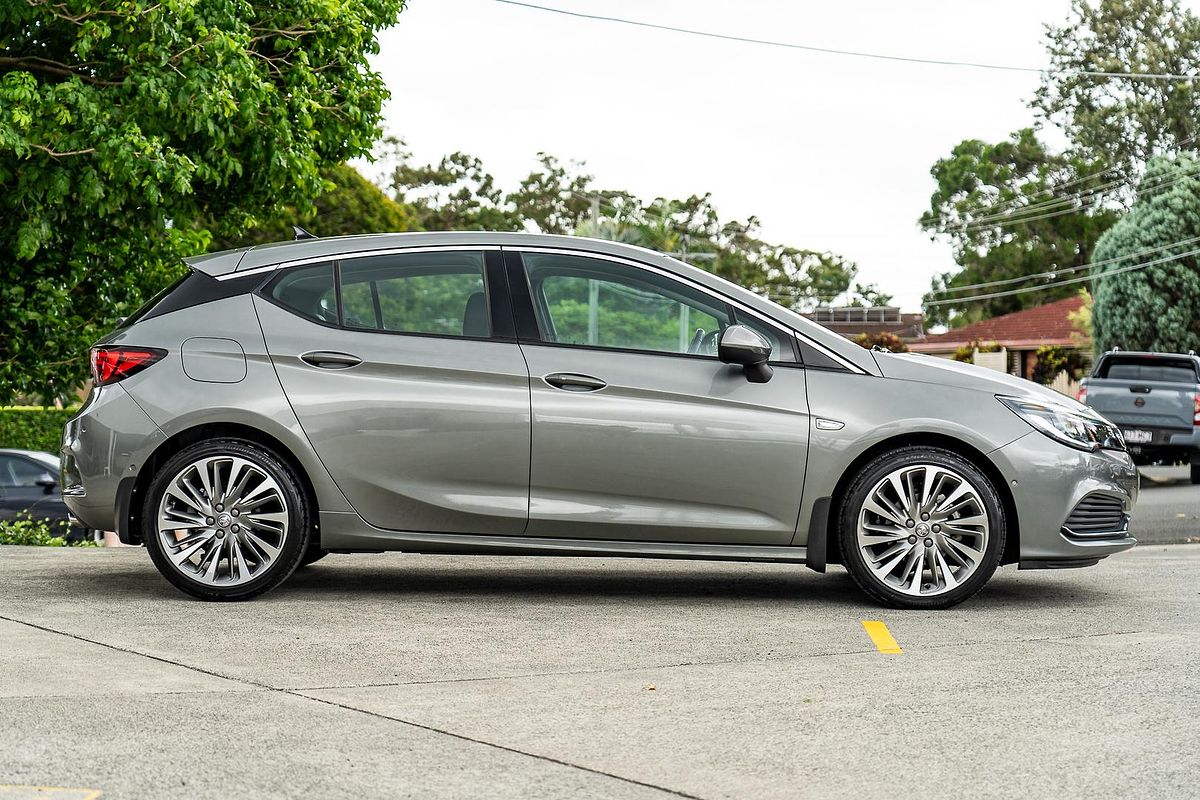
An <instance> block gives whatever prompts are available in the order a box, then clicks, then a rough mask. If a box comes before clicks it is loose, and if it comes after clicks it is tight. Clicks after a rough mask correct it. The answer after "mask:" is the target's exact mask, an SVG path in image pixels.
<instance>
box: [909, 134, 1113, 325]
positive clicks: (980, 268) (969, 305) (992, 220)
mask: <svg viewBox="0 0 1200 800" xmlns="http://www.w3.org/2000/svg"><path fill="white" fill-rule="evenodd" d="M1095 171H1096V169H1095V165H1094V164H1093V163H1090V162H1086V161H1082V160H1080V159H1079V158H1078V157H1074V156H1070V155H1063V154H1055V153H1052V152H1050V151H1049V150H1048V149H1047V148H1046V146H1045V145H1044V144H1043V143H1042V142H1041V141H1040V140H1039V139H1038V137H1037V134H1036V133H1035V131H1034V130H1033V129H1032V128H1024V129H1022V130H1019V131H1017V132H1015V133H1013V134H1012V135H1011V136H1010V137H1009V138H1008V139H1006V140H1004V141H1002V142H997V143H994V144H990V143H987V142H982V141H979V140H975V139H968V140H966V141H964V142H961V143H960V144H958V145H957V146H955V148H954V149H953V150H952V151H951V153H950V155H949V156H948V157H946V158H943V159H940V160H939V161H938V162H937V163H936V164H934V165H933V169H932V170H931V171H930V172H931V174H932V175H933V178H934V180H935V181H936V182H937V188H936V189H935V190H934V192H933V195H932V196H931V197H930V207H929V210H928V211H926V212H925V213H924V214H923V215H921V220H920V224H921V227H922V228H923V229H924V230H926V231H928V232H930V233H931V234H933V235H934V238H935V239H938V238H940V239H942V240H944V241H947V242H948V243H949V244H950V246H951V248H952V249H953V252H954V260H955V261H956V262H957V263H958V264H959V266H960V267H961V269H960V270H959V271H958V272H954V273H944V274H941V275H937V276H935V277H934V279H933V287H932V291H931V292H930V293H929V294H927V295H926V296H925V300H926V301H927V302H928V301H930V300H955V301H956V302H954V303H951V304H946V305H927V306H926V319H927V321H928V322H930V323H935V324H936V323H941V324H950V325H965V324H969V323H972V322H976V321H978V320H980V319H986V318H989V317H994V316H999V315H1001V314H1008V313H1011V312H1013V311H1020V310H1021V309H1023V308H1027V307H1029V306H1033V305H1038V304H1041V303H1045V302H1049V301H1052V300H1057V299H1060V298H1063V297H1068V296H1070V295H1071V294H1072V293H1073V292H1074V291H1075V289H1074V288H1073V287H1070V286H1067V287H1060V288H1057V289H1050V290H1046V291H1040V292H1030V293H1027V294H1015V295H1009V296H1006V297H998V298H991V299H985V300H978V301H972V300H969V299H968V298H970V297H971V296H973V295H978V294H986V293H990V292H992V291H995V290H1003V289H1006V288H1013V287H1026V286H1036V285H1038V283H1047V282H1052V281H1053V280H1054V278H1055V277H1056V276H1055V275H1053V274H1051V275H1046V276H1044V277H1042V278H1039V279H1035V280H1030V281H1019V280H1018V279H1020V278H1021V277H1023V276H1027V275H1033V274H1037V273H1053V272H1054V271H1055V270H1061V269H1066V268H1070V267H1079V266H1082V265H1085V264H1087V263H1088V262H1089V260H1090V259H1091V255H1092V249H1093V248H1094V246H1095V243H1096V239H1097V238H1099V236H1100V234H1101V233H1103V232H1104V231H1105V230H1106V229H1107V228H1108V227H1109V226H1110V225H1112V223H1113V221H1114V220H1115V219H1116V216H1117V214H1116V212H1115V211H1113V210H1112V209H1110V208H1106V207H1103V206H1102V205H1101V204H1100V203H1101V201H1102V199H1103V195H1102V194H1098V193H1096V192H1095V189H1096V187H1097V186H1099V185H1100V184H1101V183H1102V182H1103V181H1104V180H1105V179H1104V177H1103V176H1102V175H1100V176H1097V175H1093V174H1092V173H1094V172H1095ZM996 281H1000V282H1005V281H1008V282H1007V283H1000V284H998V285H996V286H994V287H993V286H987V287H982V288H979V289H969V290H962V291H957V289H958V287H968V286H975V285H977V284H980V283H992V282H996Z"/></svg>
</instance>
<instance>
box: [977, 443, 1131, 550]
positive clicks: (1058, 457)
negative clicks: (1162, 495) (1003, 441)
mask: <svg viewBox="0 0 1200 800" xmlns="http://www.w3.org/2000/svg"><path fill="white" fill-rule="evenodd" d="M991 458H992V460H993V462H994V463H995V464H996V466H997V468H998V469H999V470H1000V472H1001V474H1002V475H1003V476H1004V478H1005V480H1006V482H1007V483H1008V486H1009V490H1010V491H1011V492H1012V495H1013V499H1014V500H1015V502H1016V507H1017V521H1018V524H1019V526H1020V536H1021V551H1020V563H1021V566H1022V567H1023V568H1037V567H1075V566H1089V565H1090V564H1094V563H1096V561H1098V560H1100V559H1102V558H1105V557H1107V556H1110V555H1112V554H1113V553H1119V552H1121V551H1123V550H1128V549H1129V548H1131V547H1133V546H1134V545H1135V544H1137V540H1136V539H1135V538H1133V536H1132V535H1131V533H1130V531H1129V530H1128V529H1125V530H1123V531H1120V530H1118V531H1114V532H1113V533H1111V534H1110V535H1106V536H1101V537H1088V538H1086V539H1084V538H1080V537H1078V536H1070V535H1068V534H1067V533H1065V532H1064V529H1063V526H1064V523H1065V522H1066V520H1067V517H1068V516H1070V514H1071V511H1072V510H1073V509H1074V508H1075V507H1076V505H1078V503H1079V501H1080V500H1082V499H1083V498H1084V497H1086V496H1088V495H1092V494H1099V495H1104V496H1108V497H1112V498H1115V499H1117V500H1119V501H1120V502H1121V505H1122V508H1123V509H1124V512H1125V515H1126V516H1128V515H1129V514H1131V513H1132V511H1133V506H1134V504H1135V503H1136V502H1137V496H1138V472H1137V468H1136V467H1135V466H1134V464H1133V460H1132V459H1131V458H1130V456H1129V454H1128V453H1125V452H1119V451H1114V450H1100V451H1097V452H1094V453H1089V452H1084V451H1082V450H1075V449H1073V448H1071V447H1067V446H1066V445H1063V444H1059V443H1058V442H1056V441H1054V440H1052V439H1050V438H1049V437H1047V436H1044V435H1043V434H1041V433H1038V432H1037V431H1030V432H1029V433H1028V434H1026V435H1025V436H1022V437H1021V438H1020V439H1017V440H1016V441H1015V442H1011V443H1009V444H1007V445H1005V446H1004V447H1001V448H1000V449H998V450H995V451H993V452H992V453H991Z"/></svg>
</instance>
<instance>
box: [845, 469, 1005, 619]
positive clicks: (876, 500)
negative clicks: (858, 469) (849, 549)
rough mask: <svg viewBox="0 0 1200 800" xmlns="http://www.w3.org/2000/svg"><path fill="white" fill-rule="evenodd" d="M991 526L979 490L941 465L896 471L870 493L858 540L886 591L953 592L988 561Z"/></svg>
mask: <svg viewBox="0 0 1200 800" xmlns="http://www.w3.org/2000/svg"><path fill="white" fill-rule="evenodd" d="M989 536H990V528H989V524H988V515H987V508H986V506H984V503H983V500H982V498H981V496H980V493H979V490H978V489H977V488H976V487H975V486H974V485H973V484H972V483H971V482H970V481H969V480H967V478H966V477H964V476H963V475H961V474H959V473H957V472H955V471H954V470H951V469H947V468H946V467H943V466H938V465H935V464H916V465H912V466H906V467H901V468H899V469H896V470H893V471H892V472H890V473H888V474H887V475H885V476H884V477H883V478H882V479H880V480H879V481H878V482H877V483H876V484H875V485H874V486H873V487H872V488H871V490H870V492H868V493H867V497H866V500H864V501H863V505H862V508H861V509H860V510H859V513H858V527H857V531H856V542H857V545H858V549H859V552H860V553H861V555H862V557H863V560H864V562H865V563H866V566H867V568H868V570H870V572H871V574H872V575H873V576H874V578H875V579H876V580H877V581H879V582H880V583H881V584H883V585H884V586H886V587H888V588H890V589H892V590H894V591H898V592H901V593H903V594H906V595H911V596H914V597H932V596H936V595H940V594H944V593H945V592H948V591H951V590H953V589H954V588H956V587H958V586H960V585H961V584H962V583H963V582H964V581H966V580H967V579H969V578H970V577H971V575H973V574H974V573H975V572H976V570H977V569H978V568H979V566H980V564H981V563H982V562H983V560H984V554H985V553H986V552H987V549H988V539H989Z"/></svg>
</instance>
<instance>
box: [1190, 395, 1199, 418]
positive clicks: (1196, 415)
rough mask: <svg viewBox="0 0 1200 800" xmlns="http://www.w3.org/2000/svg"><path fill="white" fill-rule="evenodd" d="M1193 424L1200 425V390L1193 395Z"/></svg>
mask: <svg viewBox="0 0 1200 800" xmlns="http://www.w3.org/2000/svg"><path fill="white" fill-rule="evenodd" d="M1192 424H1193V425H1200V392H1196V393H1195V394H1193V395H1192Z"/></svg>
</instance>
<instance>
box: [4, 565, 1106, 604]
mask: <svg viewBox="0 0 1200 800" xmlns="http://www.w3.org/2000/svg"><path fill="white" fill-rule="evenodd" d="M387 558H388V561H389V562H390V563H387V564H384V565H380V564H379V563H378V561H376V562H375V563H373V564H370V565H367V564H362V563H359V564H356V563H355V561H356V557H355V556H338V555H332V556H329V557H328V558H326V559H325V560H324V561H321V562H320V563H318V564H314V565H312V566H310V567H307V568H305V569H301V570H297V572H296V573H295V574H293V575H292V576H291V577H290V578H289V579H288V580H287V581H286V582H285V583H284V584H283V585H282V586H280V587H278V588H277V589H275V590H273V591H272V592H270V593H269V594H267V595H264V596H262V597H261V598H260V599H257V600H255V601H254V602H296V601H303V602H313V601H323V602H338V601H347V602H359V601H362V600H367V599H371V598H374V599H389V598H390V599H395V600H397V601H402V600H404V599H405V598H424V599H428V600H435V599H446V600H451V601H454V602H456V603H465V602H479V601H504V602H519V601H522V600H529V601H534V602H544V601H547V600H554V599H556V598H557V599H570V600H571V601H573V602H579V601H587V600H589V599H590V600H595V601H596V602H606V601H611V600H614V599H616V600H637V601H640V602H642V603H645V604H656V603H663V604H677V603H678V602H679V601H680V600H699V601H703V602H704V603H706V604H711V603H713V602H729V603H743V602H746V601H751V602H754V601H779V602H788V603H793V604H796V603H799V604H804V605H820V606H830V605H833V606H846V607H856V608H861V609H863V610H864V612H866V611H869V610H870V609H879V608H881V607H880V606H878V605H877V604H875V603H873V602H872V601H870V600H868V599H867V598H866V597H865V596H864V595H863V593H862V592H861V591H860V590H859V589H858V587H857V586H856V585H855V583H854V581H853V580H852V579H851V578H850V575H849V574H848V573H847V572H846V571H845V570H844V569H843V568H842V567H839V566H831V567H830V568H829V572H828V573H826V574H824V575H820V574H818V573H815V572H812V571H810V570H807V569H805V568H804V567H802V566H794V567H793V566H781V565H774V564H772V565H753V566H751V565H745V564H736V565H733V564H731V565H723V564H713V563H711V562H696V563H695V565H694V566H692V567H690V568H687V569H679V568H677V567H675V566H673V567H672V568H671V569H667V570H664V569H654V568H648V567H642V566H638V565H627V564H623V563H617V562H612V563H611V564H610V565H607V566H605V567H600V568H598V566H597V565H596V564H594V563H592V564H583V563H578V562H575V561H573V560H567V559H553V560H551V559H547V560H546V561H547V563H545V564H544V565H539V564H532V565H531V564H529V563H521V564H510V565H507V566H506V565H504V564H503V563H501V561H503V560H502V559H486V558H480V559H479V562H480V563H479V564H478V566H475V565H471V564H464V563H463V561H462V560H461V559H455V560H454V561H453V562H451V561H450V560H447V561H446V563H445V565H440V564H437V563H436V559H438V557H437V556H388V557H387ZM418 558H419V559H421V563H420V564H419V565H414V563H413V561H412V559H418ZM431 562H433V563H431ZM485 562H486V563H485ZM64 578H65V580H64V581H63V583H62V585H61V586H60V587H59V588H61V590H62V594H63V595H64V597H66V596H69V597H70V598H72V599H74V600H79V601H84V602H86V601H88V600H89V599H90V600H95V601H100V602H104V601H110V600H112V601H120V600H122V599H125V600H152V599H169V600H184V599H186V597H185V595H183V594H182V593H181V592H179V591H178V590H176V589H175V588H174V587H172V586H171V585H170V584H168V583H167V582H166V580H165V579H163V578H162V577H161V576H160V575H158V574H157V572H156V571H155V570H154V568H153V566H151V565H150V564H149V563H148V561H147V563H146V564H144V565H135V564H128V565H124V564H123V565H120V566H115V565H111V564H109V565H106V568H104V569H102V570H95V571H90V570H87V569H84V568H80V567H79V566H78V565H77V566H76V567H75V568H73V569H72V570H70V574H69V576H66V575H64ZM44 589H46V590H49V589H50V587H49V586H45V587H44ZM0 594H2V593H0ZM47 594H58V592H49V591H47V592H45V593H44V594H43V595H42V597H43V599H46V595H47ZM1114 602H1127V599H1126V598H1124V597H1123V595H1122V593H1121V592H1120V591H1119V590H1116V589H1111V588H1109V589H1097V588H1095V586H1094V585H1086V584H1085V581H1083V580H1080V577H1079V576H1075V575H1073V574H1072V572H1068V571H1064V572H1057V573H1046V572H1042V573H1018V572H1017V570H1016V569H1015V568H1014V567H1011V566H1010V567H1003V568H1001V569H1000V570H999V571H998V572H997V573H996V575H995V576H994V577H993V578H992V580H991V581H990V582H989V583H988V585H987V586H986V587H984V589H983V591H982V592H980V593H979V594H978V595H976V596H975V597H974V598H972V599H971V600H970V601H969V606H970V607H972V608H990V607H1008V608H1011V607H1019V606H1024V605H1071V606H1097V607H1103V606H1105V605H1108V604H1111V603H1114Z"/></svg>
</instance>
